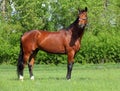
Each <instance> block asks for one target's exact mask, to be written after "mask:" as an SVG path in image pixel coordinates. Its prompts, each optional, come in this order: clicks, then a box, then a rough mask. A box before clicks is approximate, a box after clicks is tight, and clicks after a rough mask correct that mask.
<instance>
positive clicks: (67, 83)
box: [0, 64, 120, 91]
mask: <svg viewBox="0 0 120 91" xmlns="http://www.w3.org/2000/svg"><path fill="white" fill-rule="evenodd" d="M34 76H35V80H34V81H32V80H30V78H29V73H28V68H27V67H26V68H25V71H24V81H23V82H22V81H19V80H18V79H17V75H16V67H15V66H12V65H5V64H2V65H0V91H120V64H96V65H94V64H86V65H81V64H74V68H73V72H72V79H71V80H66V79H65V76H66V65H65V64H59V65H58V66H55V65H35V66H34Z"/></svg>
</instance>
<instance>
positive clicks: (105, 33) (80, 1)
mask: <svg viewBox="0 0 120 91" xmlns="http://www.w3.org/2000/svg"><path fill="white" fill-rule="evenodd" d="M12 1H13V2H14V7H15V10H16V12H15V13H14V14H12V13H11V12H12V8H11V3H13V2H11V3H10V2H8V1H6V9H5V10H6V11H5V13H2V12H1V13H0V35H1V36H0V63H3V62H7V63H11V64H15V63H16V62H17V61H16V60H17V58H18V54H19V50H20V49H19V45H20V43H19V41H20V37H21V35H22V34H23V33H24V32H26V31H29V30H33V29H39V30H41V29H42V30H47V31H57V30H59V29H61V28H66V27H67V26H69V25H70V24H71V23H72V22H73V21H74V20H75V19H76V16H77V9H78V8H84V7H86V6H87V7H88V25H87V27H86V31H85V34H84V36H83V38H82V43H81V50H80V51H79V52H78V53H77V55H76V57H75V60H76V62H79V63H83V64H85V63H105V62H120V45H119V43H120V38H119V35H120V31H119V30H120V23H119V22H120V3H118V0H109V1H108V0H102V1H101V0H92V2H91V1H86V0H39V1H38V0H12ZM1 2H2V1H1ZM1 2H0V4H1ZM0 11H2V10H0ZM36 60H37V61H36V63H40V62H41V63H45V64H49V63H53V64H58V63H66V60H67V56H65V55H54V54H47V53H45V52H43V51H40V52H39V53H38V55H37V58H36Z"/></svg>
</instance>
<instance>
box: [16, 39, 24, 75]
mask: <svg viewBox="0 0 120 91" xmlns="http://www.w3.org/2000/svg"><path fill="white" fill-rule="evenodd" d="M23 55H24V53H23V47H22V41H21V39H20V54H19V57H18V63H17V75H18V77H19V75H20V74H21V72H22V70H23V68H24V66H23Z"/></svg>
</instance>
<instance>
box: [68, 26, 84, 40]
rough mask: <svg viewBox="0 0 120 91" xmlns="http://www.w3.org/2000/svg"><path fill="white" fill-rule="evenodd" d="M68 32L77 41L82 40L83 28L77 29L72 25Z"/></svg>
mask: <svg viewBox="0 0 120 91" xmlns="http://www.w3.org/2000/svg"><path fill="white" fill-rule="evenodd" d="M69 32H71V36H72V37H73V38H74V39H75V40H77V39H80V40H81V39H82V36H83V33H84V28H79V27H78V26H77V25H76V24H72V25H71V27H70V29H69Z"/></svg>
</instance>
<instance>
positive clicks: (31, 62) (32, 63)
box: [28, 49, 38, 80]
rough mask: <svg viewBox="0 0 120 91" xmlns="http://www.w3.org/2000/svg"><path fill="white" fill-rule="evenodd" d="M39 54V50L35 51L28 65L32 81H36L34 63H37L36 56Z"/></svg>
mask: <svg viewBox="0 0 120 91" xmlns="http://www.w3.org/2000/svg"><path fill="white" fill-rule="evenodd" d="M37 52H38V50H37V49H36V50H35V51H33V53H32V54H31V56H30V59H29V63H28V68H29V73H30V79H31V80H34V76H33V65H34V61H35V60H34V59H35V56H36V54H37Z"/></svg>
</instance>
